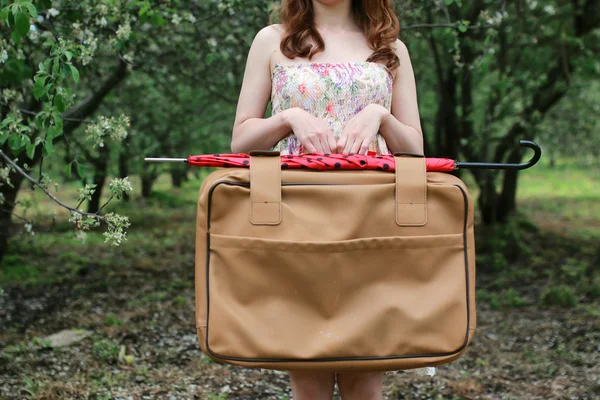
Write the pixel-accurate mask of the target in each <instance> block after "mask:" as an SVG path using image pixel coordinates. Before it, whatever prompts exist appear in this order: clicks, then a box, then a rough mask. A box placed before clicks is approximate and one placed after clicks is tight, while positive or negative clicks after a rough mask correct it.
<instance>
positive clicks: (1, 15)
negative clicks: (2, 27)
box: [0, 7, 9, 25]
mask: <svg viewBox="0 0 600 400" xmlns="http://www.w3.org/2000/svg"><path fill="white" fill-rule="evenodd" d="M8 12H9V10H8V7H4V8H3V9H2V10H0V20H2V21H4V22H5V23H6V25H9V24H8Z"/></svg>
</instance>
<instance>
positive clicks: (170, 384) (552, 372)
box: [0, 224, 600, 400]
mask: <svg viewBox="0 0 600 400" xmlns="http://www.w3.org/2000/svg"><path fill="white" fill-rule="evenodd" d="M188 225H193V224H188ZM192 228H193V226H192ZM181 234H182V237H185V238H186V239H182V240H179V241H178V240H174V241H173V242H172V243H166V242H162V243H163V246H162V247H160V248H156V249H154V252H153V250H151V249H152V247H153V246H152V241H150V240H149V241H148V242H147V243H146V245H144V246H142V245H141V244H140V242H139V241H136V239H135V238H136V236H133V235H132V239H131V243H130V244H129V245H128V246H130V247H122V248H121V249H109V250H107V248H106V246H98V247H91V248H87V249H86V248H83V247H82V248H79V249H69V250H68V252H67V249H65V248H61V247H60V246H51V247H47V248H44V249H42V250H39V251H38V252H37V253H35V254H33V253H32V254H30V255H29V260H30V261H31V262H34V263H37V264H36V265H38V266H42V265H45V264H47V265H50V264H52V265H54V264H56V268H59V267H61V268H62V266H63V265H66V263H67V261H65V259H67V260H72V262H75V261H74V260H76V259H77V257H80V258H81V260H83V261H81V260H80V261H81V263H82V264H81V265H80V266H79V267H78V268H75V269H73V268H70V269H69V271H70V273H69V274H65V276H64V277H60V276H59V277H58V278H56V277H55V279H53V280H52V281H51V282H50V283H47V284H31V285H12V286H10V285H9V286H6V287H5V288H4V293H3V294H2V295H0V326H2V331H1V333H0V343H1V344H2V349H1V352H0V398H2V399H128V400H129V399H136V400H137V399H167V400H173V399H291V392H290V387H289V378H288V375H287V373H285V372H281V371H271V370H261V369H246V368H240V367H233V366H228V365H221V364H218V363H215V362H213V361H212V360H210V359H208V358H207V357H205V356H203V355H202V353H201V352H200V349H199V346H198V342H197V337H196V335H195V331H194V292H193V233H192V232H189V231H188V232H182V233H181ZM534 239H535V240H531V246H532V249H533V254H534V255H535V254H537V253H538V251H542V250H543V249H552V252H553V253H552V254H553V255H552V256H551V257H545V258H544V259H543V260H538V261H537V262H535V263H532V264H526V263H531V262H532V261H531V260H532V257H533V256H531V255H530V256H529V257H528V258H527V259H526V260H524V261H521V264H514V265H511V267H510V268H511V271H512V272H511V273H510V274H508V273H507V272H506V271H495V272H494V271H488V270H487V267H486V265H485V264H484V263H483V262H482V263H479V258H478V268H479V269H478V284H477V285H478V287H477V289H478V304H477V307H478V321H477V322H478V329H477V331H476V334H475V336H474V338H473V341H472V343H471V345H470V346H469V348H468V350H467V352H466V353H465V354H464V356H462V357H461V358H460V359H459V360H457V361H456V362H453V363H451V364H447V365H443V366H440V367H438V368H437V372H436V374H435V375H434V376H433V377H429V376H419V375H416V374H414V373H412V372H392V373H386V374H385V380H384V385H385V389H384V393H385V396H384V398H386V399H598V398H600V312H599V307H598V303H597V300H595V301H596V302H594V301H590V300H589V299H587V298H586V297H585V296H581V301H579V303H578V304H577V305H575V306H572V307H560V306H551V307H541V306H540V305H539V304H540V303H539V296H540V292H541V291H542V289H543V288H544V287H545V286H547V285H548V284H549V282H552V279H556V277H557V276H559V275H556V274H548V273H547V271H548V270H549V269H552V268H554V269H556V268H558V267H557V266H556V265H555V263H556V262H558V261H556V260H561V259H565V257H571V258H572V257H573V254H574V250H573V249H574V247H572V246H573V245H572V244H565V243H564V241H563V239H561V238H559V237H556V236H554V235H552V234H547V235H545V236H543V237H536V238H534ZM587 245H589V244H586V246H587ZM576 248H577V247H575V249H576ZM557 249H558V250H557ZM544 251H545V250H544ZM548 251H550V250H548ZM138 253H139V254H138ZM575 253H576V251H575ZM64 254H69V256H68V257H66V256H65V255H64ZM585 254H588V255H589V254H591V253H590V252H589V251H588V252H586V253H585ZM119 256H121V257H119ZM575 257H577V255H575ZM586 257H587V256H586ZM586 261H587V262H591V261H590V260H589V259H586ZM73 271H75V272H73ZM515 271H517V272H518V271H529V272H528V273H516V272H515ZM544 271H546V272H544ZM507 289H510V290H509V291H507ZM490 293H491V294H493V293H500V294H501V293H504V294H506V293H509V294H510V296H508V300H503V299H504V298H503V297H501V296H500V297H497V298H496V300H494V298H495V297H494V296H491V297H490ZM505 297H506V296H505ZM490 299H491V300H490ZM498 299H499V300H498ZM64 329H80V330H85V331H86V332H88V333H89V336H88V337H86V338H85V339H83V340H81V341H79V342H77V343H75V344H72V345H70V346H67V347H55V348H52V347H50V346H49V344H48V342H47V341H45V340H43V338H44V337H46V336H47V335H50V334H53V333H56V332H59V331H61V330H64ZM81 332H82V331H81ZM336 398H339V396H338V395H337V391H336Z"/></svg>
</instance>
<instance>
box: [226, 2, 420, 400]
mask: <svg viewBox="0 0 600 400" xmlns="http://www.w3.org/2000/svg"><path fill="white" fill-rule="evenodd" d="M280 19H281V24H274V25H270V26H267V27H265V28H263V29H262V30H261V31H259V32H258V34H257V35H256V37H255V38H254V41H253V42H252V46H251V48H250V51H249V53H248V59H247V63H246V70H245V73H244V79H243V84H242V88H241V92H240V97H239V100H238V105H237V112H236V118H235V122H234V128H233V136H232V142H231V150H232V151H233V152H234V153H248V152H249V151H250V150H259V149H273V150H279V151H280V153H281V154H282V155H283V154H300V153H344V154H346V153H356V154H367V152H369V151H374V152H375V153H377V154H390V153H394V152H399V151H403V152H410V153H419V154H423V135H422V130H421V125H420V119H419V111H418V106H417V94H416V88H415V80H414V73H413V70H412V66H411V62H410V58H409V54H408V50H407V48H406V46H405V45H404V43H402V42H401V41H400V40H399V39H397V35H398V32H399V30H400V28H399V22H398V19H397V18H396V16H395V14H394V11H393V8H392V5H391V0H283V2H282V4H281V8H280ZM269 99H270V100H271V103H272V113H273V115H272V116H271V117H269V118H263V116H264V114H265V110H266V106H267V103H268V101H269ZM290 379H291V386H292V393H293V398H294V399H295V400H304V399H310V400H320V399H331V398H332V394H333V389H334V385H335V382H336V379H337V384H338V388H339V391H340V393H341V395H342V397H343V399H344V400H352V399H360V400H368V399H381V398H382V380H383V373H381V372H378V373H337V374H335V373H324V372H317V371H314V372H311V371H302V372H300V371H291V372H290Z"/></svg>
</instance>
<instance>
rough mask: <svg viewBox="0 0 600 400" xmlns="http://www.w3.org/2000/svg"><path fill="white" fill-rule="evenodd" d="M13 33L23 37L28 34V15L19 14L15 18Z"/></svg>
mask: <svg viewBox="0 0 600 400" xmlns="http://www.w3.org/2000/svg"><path fill="white" fill-rule="evenodd" d="M15 32H17V34H18V35H19V36H21V37H24V36H26V35H27V33H28V32H29V15H27V14H25V13H23V12H20V13H18V14H17V15H16V17H15Z"/></svg>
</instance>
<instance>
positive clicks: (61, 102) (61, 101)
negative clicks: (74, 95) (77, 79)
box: [54, 93, 67, 112]
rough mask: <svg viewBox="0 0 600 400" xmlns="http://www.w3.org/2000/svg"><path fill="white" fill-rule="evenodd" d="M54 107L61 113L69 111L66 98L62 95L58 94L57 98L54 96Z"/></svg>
mask: <svg viewBox="0 0 600 400" xmlns="http://www.w3.org/2000/svg"><path fill="white" fill-rule="evenodd" d="M54 105H55V106H56V108H57V109H58V111H59V112H65V110H66V109H67V103H66V101H65V98H64V97H63V95H62V94H60V93H57V94H56V96H54Z"/></svg>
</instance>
